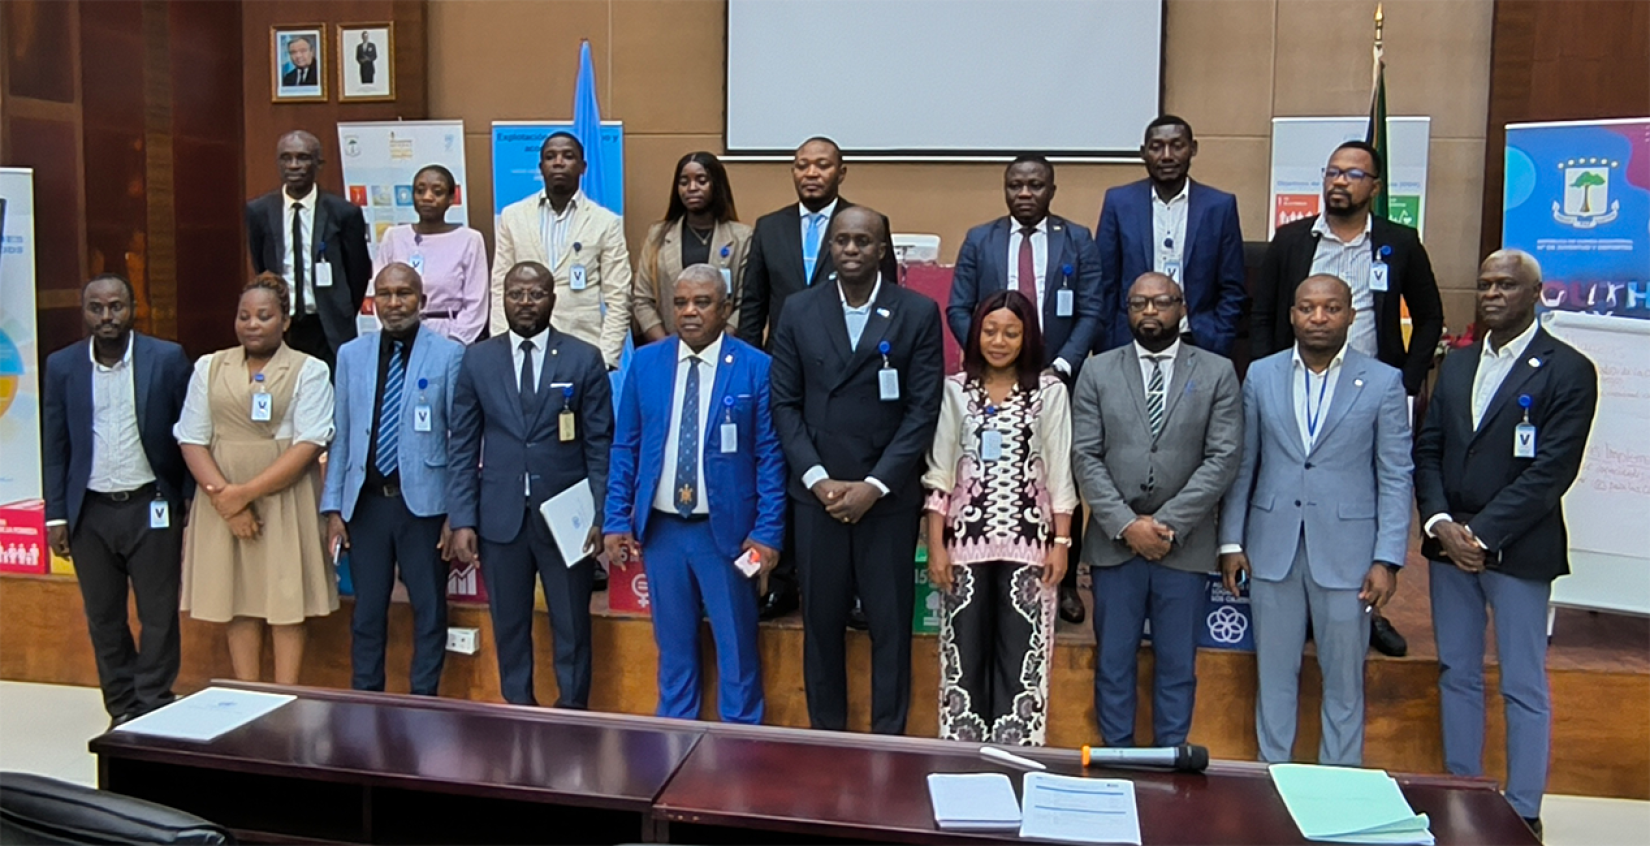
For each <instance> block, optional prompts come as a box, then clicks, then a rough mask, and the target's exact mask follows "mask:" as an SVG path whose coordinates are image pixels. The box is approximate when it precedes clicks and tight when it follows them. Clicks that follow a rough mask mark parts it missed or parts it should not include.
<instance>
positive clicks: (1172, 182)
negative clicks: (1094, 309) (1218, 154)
mask: <svg viewBox="0 0 1650 846" xmlns="http://www.w3.org/2000/svg"><path fill="white" fill-rule="evenodd" d="M1196 155H1197V139H1195V138H1194V137H1193V136H1192V126H1191V124H1189V123H1187V122H1186V121H1184V120H1182V119H1181V118H1178V117H1175V116H1174V115H1163V116H1161V117H1159V118H1157V119H1156V120H1154V121H1152V122H1151V123H1150V124H1148V125H1147V126H1146V138H1145V142H1144V143H1142V144H1141V145H1140V158H1141V159H1142V160H1143V161H1144V162H1145V163H1146V178H1145V179H1142V180H1140V181H1139V182H1131V183H1129V184H1127V185H1119V186H1118V187H1116V188H1111V189H1109V190H1107V191H1106V199H1105V202H1104V203H1103V204H1102V206H1101V210H1100V226H1099V228H1098V229H1097V230H1096V233H1095V245H1096V246H1097V247H1098V248H1099V252H1100V266H1101V268H1102V272H1104V273H1105V276H1106V290H1107V292H1108V293H1109V295H1110V296H1109V297H1108V299H1107V300H1106V303H1105V306H1104V308H1105V317H1104V320H1103V322H1104V326H1103V327H1102V328H1101V330H1100V332H1099V333H1098V340H1097V342H1096V351H1097V352H1101V351H1104V350H1109V349H1115V348H1117V347H1121V346H1125V345H1127V344H1128V343H1130V342H1131V341H1132V340H1133V336H1132V335H1130V334H1129V310H1128V308H1127V306H1126V305H1125V304H1124V303H1123V299H1122V298H1123V292H1125V291H1127V290H1128V288H1129V286H1130V285H1132V284H1134V280H1136V279H1138V278H1140V274H1142V273H1149V272H1156V273H1161V274H1164V275H1165V276H1168V277H1169V278H1170V279H1173V280H1174V281H1175V282H1177V283H1179V285H1180V290H1181V291H1182V292H1184V294H1185V297H1186V322H1185V323H1183V324H1182V325H1181V334H1182V335H1185V334H1190V335H1191V338H1192V343H1194V344H1196V345H1197V346H1198V347H1199V348H1201V349H1205V350H1208V351H1210V352H1213V353H1218V354H1220V355H1226V356H1229V355H1231V354H1232V342H1233V340H1234V339H1235V338H1236V337H1237V324H1238V318H1239V317H1241V316H1242V315H1243V298H1244V269H1243V233H1242V231H1241V230H1240V229H1239V226H1238V209H1237V198H1236V197H1233V196H1232V195H1231V194H1228V193H1226V192H1225V191H1221V190H1220V189H1218V188H1211V187H1209V186H1207V185H1204V184H1202V183H1199V182H1193V181H1192V179H1191V176H1190V172H1191V167H1192V157H1193V156H1196Z"/></svg>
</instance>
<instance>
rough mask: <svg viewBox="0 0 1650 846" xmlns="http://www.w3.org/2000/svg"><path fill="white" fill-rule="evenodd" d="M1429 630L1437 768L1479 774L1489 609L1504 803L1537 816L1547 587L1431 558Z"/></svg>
mask: <svg viewBox="0 0 1650 846" xmlns="http://www.w3.org/2000/svg"><path fill="white" fill-rule="evenodd" d="M1429 575H1430V576H1431V577H1432V629H1433V636H1434V637H1435V638H1436V639H1437V643H1438V664H1439V669H1440V673H1439V675H1438V694H1439V696H1438V706H1439V710H1440V711H1441V712H1442V715H1443V722H1444V766H1446V767H1448V768H1449V771H1450V772H1451V773H1454V774H1456V775H1467V776H1480V775H1483V774H1484V629H1485V627H1486V625H1487V624H1488V622H1489V621H1488V618H1487V616H1488V615H1487V614H1486V609H1487V608H1493V609H1495V653H1496V657H1497V658H1498V659H1499V660H1500V663H1501V699H1502V702H1503V704H1504V706H1505V708H1506V717H1507V802H1508V803H1510V804H1511V805H1512V806H1513V810H1515V811H1517V812H1518V814H1519V816H1523V817H1539V816H1541V794H1542V793H1543V792H1544V791H1545V790H1546V789H1547V754H1548V745H1549V743H1550V740H1551V732H1552V705H1551V703H1550V702H1549V701H1548V697H1547V600H1548V598H1549V597H1550V596H1551V594H1552V583H1551V582H1545V581H1534V580H1531V579H1518V578H1514V577H1512V576H1508V575H1505V574H1502V573H1496V572H1493V571H1489V570H1486V571H1484V572H1483V573H1478V574H1473V573H1465V572H1462V571H1461V570H1460V569H1459V568H1457V567H1456V566H1455V565H1454V564H1445V563H1443V562H1440V561H1434V562H1432V564H1431V569H1430V570H1429Z"/></svg>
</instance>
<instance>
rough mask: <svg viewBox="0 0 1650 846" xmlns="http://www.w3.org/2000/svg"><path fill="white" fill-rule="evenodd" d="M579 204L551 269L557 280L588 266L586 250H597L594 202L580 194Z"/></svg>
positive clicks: (679, 253) (679, 254)
mask: <svg viewBox="0 0 1650 846" xmlns="http://www.w3.org/2000/svg"><path fill="white" fill-rule="evenodd" d="M578 203H579V205H578V206H577V207H576V208H574V210H573V225H572V226H569V227H568V228H567V242H566V243H565V244H563V245H562V250H561V255H559V256H557V257H556V266H555V267H553V268H551V269H550V272H551V273H552V274H554V275H555V277H556V278H557V279H566V278H568V274H569V273H570V272H571V271H570V270H568V268H571V267H572V266H573V265H575V264H588V263H589V262H588V261H587V260H586V258H585V255H584V253H585V250H586V249H590V250H594V249H595V248H594V247H592V246H590V240H591V238H592V237H593V236H592V232H591V229H590V226H591V223H590V218H591V215H590V208H589V207H590V206H591V205H593V204H594V202H593V201H592V200H591V199H590V198H589V197H586V196H584V195H583V194H580V195H579V198H578ZM676 231H677V237H678V238H680V237H681V230H679V229H678V230H676ZM666 237H669V235H668V234H667V235H666ZM549 246H550V245H548V244H546V245H545V247H546V248H548V247H549ZM592 255H594V253H592ZM680 257H681V250H680V248H678V250H677V258H678V260H680ZM671 281H673V282H674V281H675V280H674V279H673V280H671Z"/></svg>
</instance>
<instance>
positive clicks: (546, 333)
mask: <svg viewBox="0 0 1650 846" xmlns="http://www.w3.org/2000/svg"><path fill="white" fill-rule="evenodd" d="M522 341H532V342H533V351H534V352H544V349H545V346H546V345H547V344H548V343H549V342H550V327H548V326H546V327H544V329H543V330H541V331H540V332H539V333H538V334H537V335H534V336H533V337H531V338H523V337H522V336H520V335H517V334H516V331H515V330H514V329H512V330H510V352H511V353H516V352H520V351H521V342H522Z"/></svg>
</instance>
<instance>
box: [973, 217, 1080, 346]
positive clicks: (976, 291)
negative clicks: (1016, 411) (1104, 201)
mask: <svg viewBox="0 0 1650 846" xmlns="http://www.w3.org/2000/svg"><path fill="white" fill-rule="evenodd" d="M1012 226H1018V224H1017V223H1015V222H1014V219H1013V218H1009V217H999V218H997V219H996V220H994V221H992V222H990V223H983V224H980V225H979V226H976V227H974V228H973V229H970V230H968V237H967V238H964V239H963V245H962V249H961V250H959V251H958V252H957V266H956V269H955V270H954V271H953V273H952V276H951V301H950V304H948V305H947V306H946V307H945V318H946V322H948V323H949V324H950V326H951V335H952V337H954V338H956V339H957V344H958V346H961V347H963V348H965V349H966V348H967V347H968V333H969V329H970V328H971V327H972V325H973V323H974V308H975V307H976V306H978V305H979V304H980V301H981V300H983V299H985V298H986V297H987V296H989V295H991V294H995V293H996V292H998V291H1001V290H1003V289H1005V288H1008V287H1010V277H1011V275H1012V273H1013V272H1014V271H1011V269H1010V268H1009V266H1008V241H1009V235H1010V234H1011V232H1010V227H1012ZM1068 267H1069V268H1071V272H1070V273H1067V272H1066V270H1065V269H1066V268H1068ZM1103 281H1104V280H1103V277H1102V276H1101V274H1100V255H1099V254H1098V253H1096V252H1095V250H1094V239H1093V238H1090V237H1089V231H1088V230H1087V229H1085V228H1083V227H1082V226H1079V225H1077V224H1075V223H1072V222H1071V221H1069V220H1066V219H1065V218H1063V217H1058V216H1056V215H1052V214H1051V215H1049V216H1048V263H1047V267H1046V269H1045V270H1044V275H1043V301H1042V302H1041V303H1038V305H1039V306H1040V307H1041V308H1042V323H1041V327H1042V330H1043V349H1044V354H1043V359H1044V360H1043V366H1044V367H1047V366H1049V365H1050V364H1053V363H1054V360H1055V359H1057V358H1063V359H1065V360H1066V363H1067V364H1070V365H1071V372H1072V375H1073V376H1075V375H1077V372H1078V370H1079V369H1080V368H1082V366H1083V361H1084V359H1086V358H1088V356H1089V350H1090V349H1092V348H1093V347H1094V345H1095V338H1096V336H1097V334H1098V333H1099V332H1100V326H1101V318H1102V309H1103V308H1104V303H1105V301H1106V297H1105V295H1104V294H1103V293H1102V283H1103ZM1014 287H1016V289H1017V288H1018V284H1017V283H1016V284H1015V286H1014ZM1062 287H1064V288H1070V289H1071V291H1072V316H1071V317H1060V316H1058V315H1059V307H1058V306H1059V297H1058V296H1057V295H1056V294H1055V292H1056V291H1058V290H1060V289H1061V288H1062Z"/></svg>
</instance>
